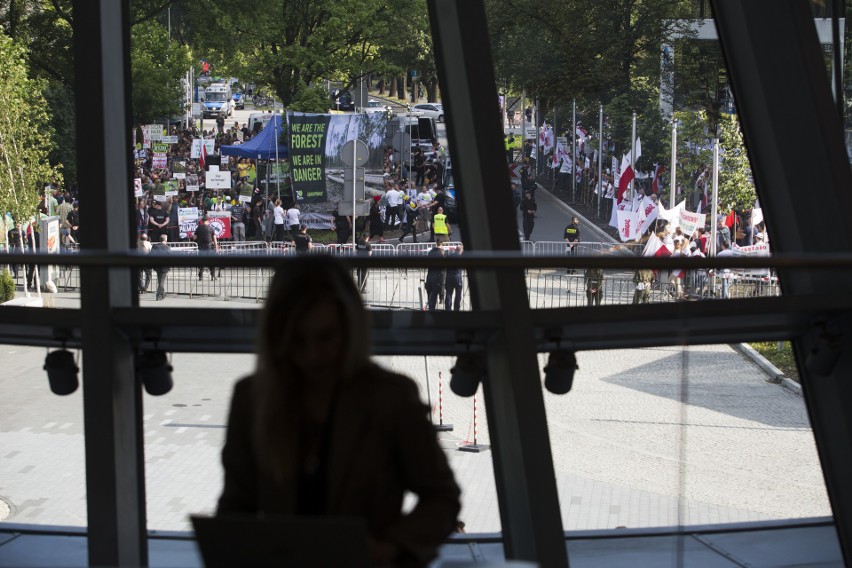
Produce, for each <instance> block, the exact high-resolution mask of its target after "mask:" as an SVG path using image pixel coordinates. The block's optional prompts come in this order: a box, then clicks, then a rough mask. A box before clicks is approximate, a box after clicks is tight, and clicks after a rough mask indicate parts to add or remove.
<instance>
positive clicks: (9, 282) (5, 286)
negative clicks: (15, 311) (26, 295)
mask: <svg viewBox="0 0 852 568" xmlns="http://www.w3.org/2000/svg"><path fill="white" fill-rule="evenodd" d="M14 297H15V280H14V279H13V278H12V275H11V274H9V271H8V270H3V272H0V304H2V303H3V302H8V301H9V300H11V299H13V298H14Z"/></svg>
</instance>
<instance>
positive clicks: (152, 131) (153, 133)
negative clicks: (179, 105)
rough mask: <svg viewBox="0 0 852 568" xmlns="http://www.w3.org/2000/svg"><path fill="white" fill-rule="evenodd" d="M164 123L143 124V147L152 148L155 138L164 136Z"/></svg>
mask: <svg viewBox="0 0 852 568" xmlns="http://www.w3.org/2000/svg"><path fill="white" fill-rule="evenodd" d="M162 132H163V125H162V124H143V125H142V147H143V148H150V147H151V144H152V143H153V142H154V140H155V139H159V138H160V137H161V136H162Z"/></svg>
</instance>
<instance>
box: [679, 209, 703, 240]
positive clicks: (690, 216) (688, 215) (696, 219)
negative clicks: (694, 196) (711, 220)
mask: <svg viewBox="0 0 852 568" xmlns="http://www.w3.org/2000/svg"><path fill="white" fill-rule="evenodd" d="M706 217H707V215H706V214H704V213H693V212H691V211H687V209H686V207H681V209H680V214H679V216H678V225H679V226H680V230H681V231H683V234H684V235H686V236H687V237H691V236H692V234H693V233H694V232H695V230H696V229H698V228H699V227H703V226H704V222H705V220H706Z"/></svg>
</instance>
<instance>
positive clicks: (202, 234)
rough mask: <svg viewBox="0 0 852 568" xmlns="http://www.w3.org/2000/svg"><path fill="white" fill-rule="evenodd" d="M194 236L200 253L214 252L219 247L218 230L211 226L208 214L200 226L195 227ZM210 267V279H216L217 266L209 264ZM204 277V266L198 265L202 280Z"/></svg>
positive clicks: (199, 276) (199, 275)
mask: <svg viewBox="0 0 852 568" xmlns="http://www.w3.org/2000/svg"><path fill="white" fill-rule="evenodd" d="M192 238H193V239H195V242H196V243H198V252H199V253H200V254H207V255H210V254H212V253H213V252H214V251H215V250H217V249H218V248H219V241H218V239H217V238H216V232H215V231H214V230H213V228H212V227H210V220H209V219H208V218H207V216H206V215H205V216H204V219H202V220H201V222H200V223H199V224H198V227H197V228H196V229H195V233H194V234H193V235H192ZM209 268H210V279H211V280H216V267H214V266H213V265H210V266H209ZM203 277H204V267H203V266H200V267H198V279H199V280H201V279H202V278H203Z"/></svg>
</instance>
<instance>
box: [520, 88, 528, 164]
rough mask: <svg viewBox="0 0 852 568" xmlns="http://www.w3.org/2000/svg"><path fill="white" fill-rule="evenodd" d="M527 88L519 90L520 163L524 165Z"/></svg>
mask: <svg viewBox="0 0 852 568" xmlns="http://www.w3.org/2000/svg"><path fill="white" fill-rule="evenodd" d="M526 98H527V88H526V87H523V88H522V89H521V163H522V164H523V163H524V152H526V150H527V117H526V113H525V112H524V110H525V109H526V104H527V103H526Z"/></svg>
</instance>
